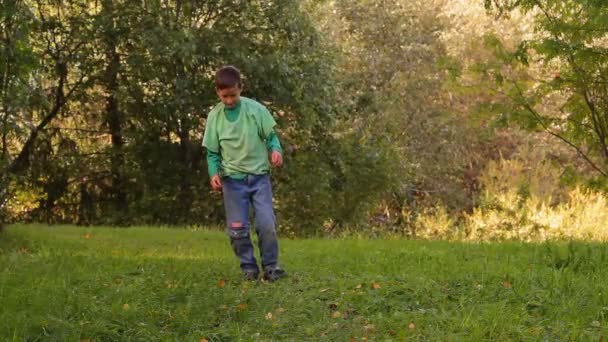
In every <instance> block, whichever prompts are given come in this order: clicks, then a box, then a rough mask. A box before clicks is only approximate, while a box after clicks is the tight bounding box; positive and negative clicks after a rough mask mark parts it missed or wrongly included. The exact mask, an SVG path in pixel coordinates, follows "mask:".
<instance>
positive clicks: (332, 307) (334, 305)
mask: <svg viewBox="0 0 608 342" xmlns="http://www.w3.org/2000/svg"><path fill="white" fill-rule="evenodd" d="M327 307H328V308H329V310H331V311H335V310H336V309H337V308H338V303H329V304H328V305H327Z"/></svg>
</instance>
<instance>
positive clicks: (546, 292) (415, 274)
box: [0, 226, 608, 341]
mask: <svg viewBox="0 0 608 342" xmlns="http://www.w3.org/2000/svg"><path fill="white" fill-rule="evenodd" d="M89 234H90V235H89ZM281 250H282V262H283V264H284V266H285V268H286V269H287V271H288V272H290V277H289V278H287V279H284V280H281V281H279V282H277V283H274V284H269V283H261V282H258V283H243V282H241V280H240V273H239V271H238V265H237V263H236V260H235V258H234V256H233V255H232V254H231V250H230V248H229V244H228V241H227V238H226V237H225V236H224V235H223V234H222V233H220V232H208V231H191V230H185V229H159V228H131V229H109V228H76V227H45V226H13V227H9V229H8V232H7V234H5V235H4V236H2V237H0V303H1V306H0V340H2V341H4V340H9V341H10V340H15V341H22V340H57V341H80V340H87V339H89V340H91V341H94V340H100V341H103V340H106V341H110V340H142V341H153V340H179V341H200V340H201V339H206V340H208V341H239V340H245V341H247V340H294V341H303V340H310V341H317V340H329V341H350V340H355V339H356V340H358V341H361V340H365V339H367V340H395V341H398V340H404V339H407V340H443V341H445V340H448V341H449V340H455V341H457V340H493V341H495V340H543V339H550V340H556V339H557V340H567V339H574V340H588V339H591V340H598V339H599V338H602V337H603V336H605V335H606V334H607V333H608V328H607V327H608V269H607V260H606V259H607V258H608V257H607V254H608V246H606V245H597V244H596V245H591V244H570V245H568V244H565V243H564V244H540V245H526V244H519V243H500V244H498V243H497V244H463V243H447V242H425V241H406V240H281Z"/></svg>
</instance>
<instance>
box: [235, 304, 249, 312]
mask: <svg viewBox="0 0 608 342" xmlns="http://www.w3.org/2000/svg"><path fill="white" fill-rule="evenodd" d="M236 308H237V310H239V311H245V309H247V304H245V303H241V304H239V305H237V306H236Z"/></svg>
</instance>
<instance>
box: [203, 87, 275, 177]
mask: <svg viewBox="0 0 608 342" xmlns="http://www.w3.org/2000/svg"><path fill="white" fill-rule="evenodd" d="M235 111H236V112H237V114H236V115H235V114H234V113H235ZM229 115H230V118H229V117H228V116H229ZM275 125H276V122H275V121H274V118H273V117H272V115H271V114H270V112H269V111H268V109H266V107H264V106H263V105H262V104H261V103H259V102H256V101H254V100H252V99H249V98H246V97H242V96H241V99H240V102H239V104H238V107H237V108H235V109H234V110H227V109H226V108H225V106H224V104H223V103H219V104H218V105H217V106H215V107H214V108H213V109H212V110H211V112H210V113H209V115H208V116H207V125H206V127H205V135H204V137H203V146H205V147H206V148H207V150H209V151H211V152H214V153H218V154H220V155H221V166H222V176H230V175H241V174H243V173H247V174H254V175H259V174H265V173H268V172H269V171H270V162H269V161H268V150H267V146H266V142H267V139H268V138H269V136H270V134H271V133H272V132H274V130H273V128H274V126H275Z"/></svg>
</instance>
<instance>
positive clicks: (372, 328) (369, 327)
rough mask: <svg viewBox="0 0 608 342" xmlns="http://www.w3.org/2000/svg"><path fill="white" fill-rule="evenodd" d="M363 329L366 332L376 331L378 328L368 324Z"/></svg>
mask: <svg viewBox="0 0 608 342" xmlns="http://www.w3.org/2000/svg"><path fill="white" fill-rule="evenodd" d="M363 329H365V331H374V330H375V329H376V327H375V326H374V325H373V324H368V325H366V326H364V327H363Z"/></svg>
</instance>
